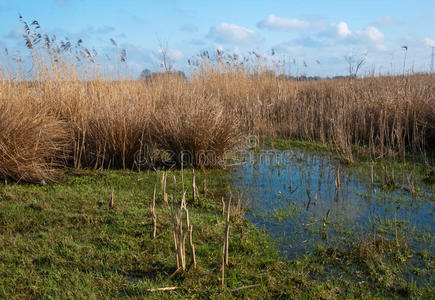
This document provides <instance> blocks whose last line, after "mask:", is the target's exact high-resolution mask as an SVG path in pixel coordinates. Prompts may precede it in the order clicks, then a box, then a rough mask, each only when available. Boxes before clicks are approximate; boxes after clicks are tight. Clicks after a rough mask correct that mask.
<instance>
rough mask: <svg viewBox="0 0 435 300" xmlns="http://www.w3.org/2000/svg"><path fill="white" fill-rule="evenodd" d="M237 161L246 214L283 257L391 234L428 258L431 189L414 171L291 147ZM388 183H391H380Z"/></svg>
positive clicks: (434, 227) (433, 228) (432, 229)
mask: <svg viewBox="0 0 435 300" xmlns="http://www.w3.org/2000/svg"><path fill="white" fill-rule="evenodd" d="M241 159H243V163H241V164H240V165H239V166H238V167H237V168H235V169H234V170H233V172H232V179H233V183H234V185H235V188H236V189H237V190H238V194H239V195H237V197H241V198H242V199H243V201H244V202H245V205H246V206H247V207H248V210H247V213H246V217H247V218H248V219H249V220H250V221H251V222H253V223H254V224H255V225H257V226H258V227H260V228H261V229H264V230H265V231H266V232H268V233H270V234H271V236H272V237H273V238H274V240H275V241H276V242H277V244H278V248H279V249H280V251H281V253H282V254H283V255H284V256H286V257H288V258H292V257H295V256H297V255H300V254H303V253H308V252H310V251H312V250H313V249H315V247H316V246H317V245H319V244H327V245H331V244H332V245H334V244H337V243H340V241H342V240H344V239H358V238H361V237H363V236H367V235H370V234H375V233H384V234H394V233H396V234H397V232H399V233H400V234H402V235H405V236H406V238H407V240H408V242H409V243H410V244H412V245H413V247H414V248H424V249H426V250H427V251H428V252H429V253H431V254H433V253H434V243H433V236H434V233H435V224H434V219H435V217H434V213H435V204H434V195H433V191H432V190H431V188H430V187H428V186H425V185H423V184H422V183H421V182H419V181H418V178H417V177H416V176H415V174H414V172H413V170H406V171H405V172H403V174H402V176H401V177H400V175H396V176H395V175H394V171H388V170H387V169H385V170H376V169H375V170H373V172H372V171H371V168H369V170H367V168H365V169H357V168H349V167H346V166H344V165H341V164H340V163H339V161H338V160H335V159H333V158H330V157H328V156H324V155H320V154H315V153H309V152H304V151H296V150H291V151H290V150H287V151H280V150H270V151H260V152H259V153H255V152H245V153H243V154H242V155H241ZM372 174H373V175H372ZM372 178H373V184H372ZM386 178H390V179H391V178H393V179H394V184H395V185H394V186H393V187H391V186H388V185H386V184H385V183H386V182H385V181H386V180H387V179H386Z"/></svg>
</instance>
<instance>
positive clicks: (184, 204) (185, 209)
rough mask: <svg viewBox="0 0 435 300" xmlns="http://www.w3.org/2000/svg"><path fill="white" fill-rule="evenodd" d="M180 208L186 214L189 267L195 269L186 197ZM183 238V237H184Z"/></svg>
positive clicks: (191, 229)
mask: <svg viewBox="0 0 435 300" xmlns="http://www.w3.org/2000/svg"><path fill="white" fill-rule="evenodd" d="M181 208H182V209H184V212H185V213H186V224H187V231H188V234H189V246H190V265H191V266H192V267H193V268H194V269H196V255H195V245H194V244H193V234H192V232H193V225H192V224H190V218H189V210H188V209H187V206H186V196H185V194H184V195H183V201H182V203H181ZM184 238H185V237H184Z"/></svg>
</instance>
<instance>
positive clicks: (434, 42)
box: [424, 38, 435, 47]
mask: <svg viewBox="0 0 435 300" xmlns="http://www.w3.org/2000/svg"><path fill="white" fill-rule="evenodd" d="M424 43H425V44H426V46H428V47H435V40H433V39H431V38H424Z"/></svg>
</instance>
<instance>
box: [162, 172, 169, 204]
mask: <svg viewBox="0 0 435 300" xmlns="http://www.w3.org/2000/svg"><path fill="white" fill-rule="evenodd" d="M167 177H168V171H165V172H163V175H162V181H161V184H162V193H163V203H164V204H165V206H168V194H167V193H166V178H167Z"/></svg>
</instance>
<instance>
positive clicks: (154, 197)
mask: <svg viewBox="0 0 435 300" xmlns="http://www.w3.org/2000/svg"><path fill="white" fill-rule="evenodd" d="M152 220H153V239H155V238H156V233H157V214H156V185H155V184H154V192H153V206H152Z"/></svg>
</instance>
